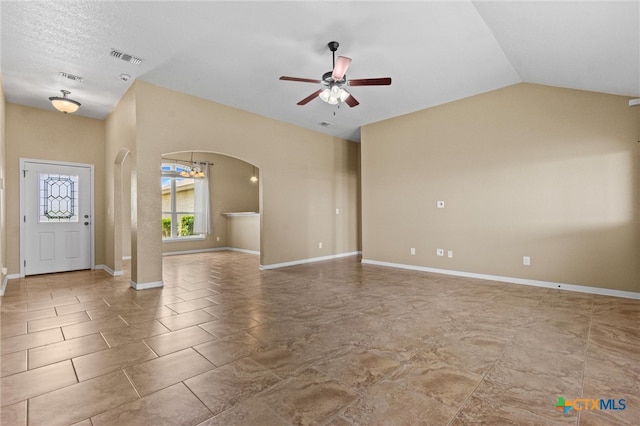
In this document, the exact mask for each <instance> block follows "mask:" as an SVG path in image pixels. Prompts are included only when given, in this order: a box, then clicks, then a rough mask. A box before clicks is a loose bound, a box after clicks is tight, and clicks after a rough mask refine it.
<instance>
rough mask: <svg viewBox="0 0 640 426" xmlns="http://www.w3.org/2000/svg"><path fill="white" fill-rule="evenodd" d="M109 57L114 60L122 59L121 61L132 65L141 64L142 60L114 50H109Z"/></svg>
mask: <svg viewBox="0 0 640 426" xmlns="http://www.w3.org/2000/svg"><path fill="white" fill-rule="evenodd" d="M110 56H112V57H114V58H116V59H122V60H123V61H125V62H129V63H131V64H133V65H140V64H141V63H142V59H140V58H138V57H136V56H133V55H129V54H128V53H124V52H121V51H119V50H116V49H111V53H110Z"/></svg>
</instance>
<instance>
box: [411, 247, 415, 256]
mask: <svg viewBox="0 0 640 426" xmlns="http://www.w3.org/2000/svg"><path fill="white" fill-rule="evenodd" d="M415 255H416V248H415V247H411V256H415Z"/></svg>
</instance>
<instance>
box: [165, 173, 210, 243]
mask: <svg viewBox="0 0 640 426" xmlns="http://www.w3.org/2000/svg"><path fill="white" fill-rule="evenodd" d="M191 170H192V169H191V168H190V167H189V166H184V165H182V164H163V165H162V238H163V239H165V240H171V239H184V238H191V239H193V238H204V237H205V234H208V233H209V229H208V226H205V225H206V224H208V223H209V219H208V210H209V209H208V205H209V185H208V177H207V173H206V172H205V173H201V175H202V177H185V176H183V175H186V176H188V175H189V172H190V171H191Z"/></svg>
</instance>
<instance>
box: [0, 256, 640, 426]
mask: <svg viewBox="0 0 640 426" xmlns="http://www.w3.org/2000/svg"><path fill="white" fill-rule="evenodd" d="M164 280H165V287H164V288H162V289H154V290H144V291H140V292H137V291H135V290H133V289H131V288H130V287H129V284H128V277H126V276H125V277H115V278H114V277H110V276H109V275H107V274H106V273H104V272H102V271H80V272H72V273H64V274H53V275H46V276H36V277H29V278H27V279H23V280H13V281H10V282H9V285H8V288H7V291H6V294H5V296H4V297H3V298H1V299H0V303H1V327H2V329H1V341H0V343H1V346H0V352H1V358H0V365H1V370H2V371H1V372H2V374H1V375H2V378H1V395H0V401H1V406H2V414H1V419H0V420H1V421H0V423H1V424H2V425H3V426H5V425H7V426H8V425H11V426H13V425H24V424H29V425H70V424H77V425H289V424H305V425H306V424H319V425H332V426H341V425H352V424H362V425H403V424H410V425H414V424H428V425H463V424H471V423H474V424H487V425H498V424H518V425H522V424H536V425H537V424H558V425H565V424H573V425H576V424H580V425H596V424H602V425H615V424H620V425H632V424H635V425H638V424H639V423H640V422H639V419H640V301H639V300H630V299H621V298H613V297H604V296H595V295H590V294H582V293H572V292H565V291H559V290H552V289H545V288H537V287H527V286H519V285H513V284H505V283H500V282H490V281H479V280H473V279H464V278H457V277H448V276H442V275H435V274H428V273H420V272H413V271H405V270H397V269H391V268H383V267H376V266H371V265H362V264H361V263H360V262H359V259H358V258H356V257H352V258H345V259H341V260H336V261H330V262H323V263H317V264H311V265H304V266H296V267H290V268H284V269H278V270H272V271H259V270H258V258H257V257H256V256H252V255H248V254H242V253H234V252H216V253H207V254H192V255H186V256H172V257H166V258H165V259H164ZM559 396H562V397H564V398H565V399H566V400H574V399H576V398H587V399H600V398H605V399H609V398H612V399H615V400H616V402H617V400H618V399H621V398H624V399H625V405H626V409H625V410H607V411H604V410H602V411H590V410H576V409H572V410H570V411H569V412H568V413H567V414H566V415H565V414H563V412H562V410H560V409H557V408H555V407H554V405H555V404H556V402H557V400H558V397H559ZM617 407H618V408H621V406H620V405H619V404H617Z"/></svg>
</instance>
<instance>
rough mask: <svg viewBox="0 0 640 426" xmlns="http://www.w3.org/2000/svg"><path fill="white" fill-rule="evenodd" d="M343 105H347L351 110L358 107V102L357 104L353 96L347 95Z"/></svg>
mask: <svg viewBox="0 0 640 426" xmlns="http://www.w3.org/2000/svg"><path fill="white" fill-rule="evenodd" d="M344 103H345V104H347V105H349V106H350V107H351V108H353V107H354V106H358V105H360V102H358V100H357V99H356V98H354V97H353V95H349V97H348V98H347V99H345V100H344Z"/></svg>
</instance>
